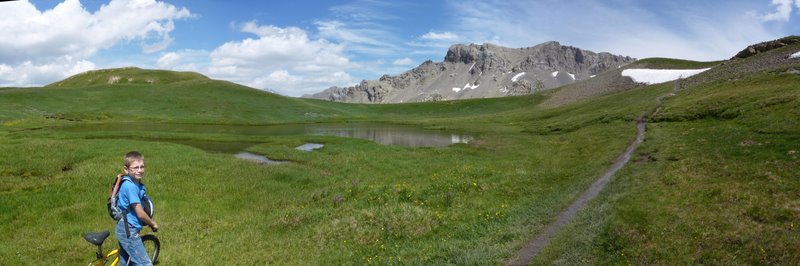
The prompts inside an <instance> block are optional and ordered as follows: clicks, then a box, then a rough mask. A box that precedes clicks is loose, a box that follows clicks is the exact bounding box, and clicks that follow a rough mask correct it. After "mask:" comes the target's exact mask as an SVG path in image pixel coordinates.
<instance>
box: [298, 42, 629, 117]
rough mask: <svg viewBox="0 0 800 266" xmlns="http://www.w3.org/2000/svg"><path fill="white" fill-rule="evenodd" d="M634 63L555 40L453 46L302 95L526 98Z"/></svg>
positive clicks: (370, 99) (374, 99)
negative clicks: (410, 65) (401, 67)
mask: <svg viewBox="0 0 800 266" xmlns="http://www.w3.org/2000/svg"><path fill="white" fill-rule="evenodd" d="M634 60H635V59H634V58H631V57H628V56H621V55H612V54H610V53H595V52H592V51H587V50H582V49H579V48H575V47H572V46H563V45H561V44H560V43H558V42H546V43H542V44H539V45H536V46H533V47H527V48H518V49H516V48H506V47H501V46H497V45H492V44H483V45H476V44H470V45H461V44H457V45H453V46H451V47H450V49H449V50H448V51H447V55H446V56H445V58H444V62H439V63H434V62H432V61H430V60H429V61H426V62H424V63H422V64H421V65H420V66H418V67H416V68H414V69H411V70H409V71H406V72H405V73H402V74H400V75H397V76H389V75H384V76H383V77H381V78H380V79H378V80H364V81H362V82H361V83H360V84H358V85H356V86H353V87H347V88H337V87H333V88H330V89H327V90H325V91H323V92H320V93H317V94H313V95H304V97H308V98H317V99H325V100H331V101H339V102H350V103H400V102H426V101H440V100H455V99H467V98H486V97H502V96H513V95H524V94H529V93H533V92H537V91H542V90H546V89H550V88H555V87H559V86H562V85H566V84H570V83H573V82H576V81H581V80H587V79H591V78H593V77H595V76H596V75H598V74H600V73H603V72H605V71H607V70H613V69H617V68H620V67H622V66H624V65H626V64H628V63H631V62H633V61H634Z"/></svg>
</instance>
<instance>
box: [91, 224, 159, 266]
mask: <svg viewBox="0 0 800 266" xmlns="http://www.w3.org/2000/svg"><path fill="white" fill-rule="evenodd" d="M109 235H110V233H109V232H108V231H102V232H88V233H85V234H84V236H83V238H84V239H86V241H88V242H89V243H92V244H94V245H95V246H97V252H96V253H95V256H96V257H97V260H95V261H92V262H91V263H89V265H90V266H91V265H102V266H106V265H110V266H117V265H120V257H119V252H120V249H119V248H115V249H112V250H111V251H109V252H108V253H107V254H105V255H103V243H104V242H105V240H106V238H108V237H109ZM141 238H142V244H144V245H145V249H146V252H147V253H148V256H150V260H151V261H152V262H153V263H157V261H158V253H159V250H160V249H161V242H160V241H158V238H157V237H156V236H155V235H143V236H142V237H141ZM151 245H152V246H151ZM148 247H151V248H152V249H149V248H148ZM151 251H152V253H151ZM122 263H125V262H122Z"/></svg>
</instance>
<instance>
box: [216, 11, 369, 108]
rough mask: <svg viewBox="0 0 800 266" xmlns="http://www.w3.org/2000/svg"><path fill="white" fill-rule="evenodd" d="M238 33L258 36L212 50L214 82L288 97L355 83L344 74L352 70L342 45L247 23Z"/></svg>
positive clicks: (301, 32) (289, 29)
mask: <svg viewBox="0 0 800 266" xmlns="http://www.w3.org/2000/svg"><path fill="white" fill-rule="evenodd" d="M240 30H241V31H243V32H249V33H254V34H256V35H258V38H257V39H252V38H247V39H244V40H240V41H230V42H227V43H225V44H223V45H221V46H219V47H217V48H216V49H214V50H213V51H212V52H211V53H210V58H211V63H210V65H209V67H208V73H209V74H210V75H211V76H212V77H214V78H220V79H226V80H231V81H234V82H237V83H241V84H244V85H247V86H252V87H255V88H260V89H271V90H275V91H277V92H279V93H281V94H285V95H289V96H300V95H302V94H305V93H313V92H319V91H321V90H324V89H327V88H328V87H330V86H333V85H339V86H346V85H351V84H352V83H354V82H353V80H352V77H350V75H348V74H347V73H345V72H343V70H344V69H348V68H352V67H354V64H352V63H351V62H350V59H349V58H348V57H347V56H345V55H344V52H343V51H344V46H343V45H340V44H335V43H331V42H329V41H327V40H325V39H310V38H309V37H308V34H307V33H306V32H305V31H304V30H302V29H300V28H296V27H286V28H280V27H276V26H272V25H258V24H257V23H255V22H248V23H244V24H243V25H242V26H241V27H240Z"/></svg>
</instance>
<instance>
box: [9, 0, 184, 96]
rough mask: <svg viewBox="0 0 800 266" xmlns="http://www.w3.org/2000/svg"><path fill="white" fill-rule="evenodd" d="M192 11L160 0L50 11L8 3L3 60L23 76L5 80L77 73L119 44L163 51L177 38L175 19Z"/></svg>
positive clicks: (70, 3)
mask: <svg viewBox="0 0 800 266" xmlns="http://www.w3.org/2000/svg"><path fill="white" fill-rule="evenodd" d="M191 16H192V14H191V13H190V12H189V10H187V9H185V8H180V9H179V8H176V7H175V6H173V5H170V4H166V3H164V2H158V1H155V0H111V1H110V2H109V3H108V4H105V5H102V6H101V7H100V8H99V9H98V10H97V11H95V12H93V13H90V12H89V11H87V10H86V9H85V8H84V7H83V6H82V5H81V3H80V2H79V1H78V0H65V1H64V2H62V3H59V4H58V5H56V6H55V7H54V8H52V9H49V10H44V11H40V10H38V9H37V8H36V7H35V6H34V5H33V4H31V3H30V2H28V1H19V2H6V3H3V7H2V9H0V36H3V37H2V38H0V47H3V48H2V49H0V64H3V65H5V66H6V67H8V68H11V69H13V72H14V73H15V74H16V75H19V76H18V77H17V78H13V77H8V76H6V77H2V81H0V85H9V84H14V85H15V86H29V85H42V84H45V83H48V82H52V81H55V80H58V79H62V78H65V77H66V76H65V75H68V74H69V73H72V72H74V71H69V70H70V69H73V68H75V69H84V68H86V67H89V66H91V67H94V63H92V62H90V61H88V60H89V57H91V56H93V55H95V54H97V52H98V51H99V50H102V49H107V48H110V47H113V46H115V45H117V44H119V43H125V42H133V41H139V42H141V46H142V51H143V52H145V53H151V52H156V51H160V50H162V49H164V48H166V47H167V46H168V45H169V44H170V42H171V41H172V38H171V37H170V35H169V33H170V32H171V31H172V30H174V28H175V26H174V24H173V20H175V19H183V18H188V17H191ZM65 69H66V70H65ZM26 71H30V72H26Z"/></svg>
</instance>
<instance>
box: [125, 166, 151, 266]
mask: <svg viewBox="0 0 800 266" xmlns="http://www.w3.org/2000/svg"><path fill="white" fill-rule="evenodd" d="M143 176H144V156H143V155H142V154H141V153H139V152H137V151H132V152H129V153H128V154H125V175H124V176H123V177H122V178H123V179H125V180H126V181H124V182H122V185H120V188H119V192H118V195H119V199H118V202H117V204H118V206H119V208H120V209H121V210H127V213H126V214H125V215H124V218H123V219H120V220H119V223H117V229H116V234H117V239H118V240H119V246H120V253H119V256H120V263H121V264H122V263H125V262H128V265H153V262H151V261H150V258H149V257H148V256H147V252H146V251H145V249H144V244H142V239H141V238H140V237H139V231H141V230H142V227H143V226H144V225H147V226H150V228H152V229H153V232H156V231H158V223H156V221H155V220H153V219H152V218H151V217H150V215H149V214H148V213H147V212H145V210H144V208H143V207H142V204H143V201H145V200H149V198H148V197H146V195H145V192H146V189H145V187H144V184H142V177H143Z"/></svg>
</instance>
